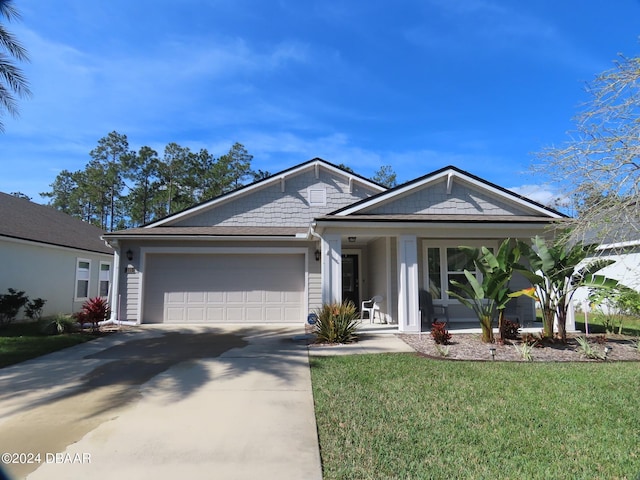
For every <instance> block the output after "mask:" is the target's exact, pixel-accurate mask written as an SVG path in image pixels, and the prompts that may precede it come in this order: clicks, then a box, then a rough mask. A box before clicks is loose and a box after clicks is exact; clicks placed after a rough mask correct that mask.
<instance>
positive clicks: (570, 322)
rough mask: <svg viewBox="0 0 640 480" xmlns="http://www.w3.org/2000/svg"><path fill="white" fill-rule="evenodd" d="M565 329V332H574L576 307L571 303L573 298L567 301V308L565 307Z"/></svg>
mask: <svg viewBox="0 0 640 480" xmlns="http://www.w3.org/2000/svg"><path fill="white" fill-rule="evenodd" d="M566 322H567V323H566V325H565V328H566V331H567V332H575V331H576V309H575V308H574V305H573V300H571V301H570V302H569V308H568V309H567V320H566Z"/></svg>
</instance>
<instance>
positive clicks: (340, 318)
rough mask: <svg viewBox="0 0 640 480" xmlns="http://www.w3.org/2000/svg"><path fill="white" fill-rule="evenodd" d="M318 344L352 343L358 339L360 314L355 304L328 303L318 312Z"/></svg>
mask: <svg viewBox="0 0 640 480" xmlns="http://www.w3.org/2000/svg"><path fill="white" fill-rule="evenodd" d="M316 315H317V316H318V320H317V322H316V325H315V331H314V333H315V334H316V343H351V342H355V341H356V340H357V338H358V335H357V332H356V331H357V328H358V325H360V314H359V313H358V311H357V309H356V306H355V304H354V303H353V302H351V301H347V302H344V303H337V302H336V303H326V304H324V305H323V306H322V308H320V309H318V310H317V311H316Z"/></svg>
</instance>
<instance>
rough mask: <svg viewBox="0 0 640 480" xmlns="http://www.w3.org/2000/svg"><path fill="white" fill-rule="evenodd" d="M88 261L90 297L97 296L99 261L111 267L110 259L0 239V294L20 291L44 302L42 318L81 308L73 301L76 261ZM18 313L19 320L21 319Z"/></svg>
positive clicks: (110, 257) (78, 303)
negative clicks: (14, 290) (89, 268)
mask: <svg viewBox="0 0 640 480" xmlns="http://www.w3.org/2000/svg"><path fill="white" fill-rule="evenodd" d="M78 258H83V259H87V260H90V262H91V270H90V279H89V297H96V296H98V293H99V272H100V262H101V261H103V262H108V263H110V264H111V271H112V272H113V256H112V255H103V254H97V253H90V252H84V251H79V250H73V249H69V248H62V247H55V246H46V245H41V244H36V243H33V242H23V241H16V240H12V239H0V265H2V268H0V293H2V294H4V293H7V288H14V289H16V290H23V291H24V292H25V293H26V295H27V296H28V297H29V298H30V299H35V298H43V299H45V300H46V301H47V303H46V304H45V306H44V309H43V316H48V315H56V314H58V313H65V314H68V313H73V312H76V311H78V310H80V308H81V307H82V303H83V302H82V301H76V300H75V282H76V264H77V259H78ZM23 313H24V312H23V311H22V310H21V311H20V314H19V315H18V318H19V319H21V318H23V317H24V315H23Z"/></svg>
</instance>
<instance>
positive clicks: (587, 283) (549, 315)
mask: <svg viewBox="0 0 640 480" xmlns="http://www.w3.org/2000/svg"><path fill="white" fill-rule="evenodd" d="M518 243H519V245H520V249H521V250H522V252H523V254H524V256H525V257H526V258H527V259H528V260H529V266H528V267H527V268H524V267H522V268H519V269H518V271H519V272H520V273H522V275H524V276H525V277H526V278H527V279H528V280H529V281H530V282H531V283H532V285H533V288H527V289H524V290H520V291H519V292H515V293H514V294H512V295H511V296H518V295H528V296H530V297H533V298H535V299H536V300H537V301H538V302H540V306H541V308H542V325H543V336H544V337H545V338H553V324H554V322H555V320H557V322H558V333H559V334H560V337H561V338H562V341H563V342H566V340H567V328H566V327H567V314H568V311H569V305H570V302H571V299H572V298H573V295H574V293H575V292H576V290H577V289H578V288H579V287H592V288H604V289H610V288H613V287H615V286H616V285H617V284H618V282H617V281H616V280H613V279H609V278H606V277H604V276H602V275H595V273H596V272H597V271H599V270H601V269H603V268H604V267H606V266H607V265H610V264H611V263H613V261H612V260H594V261H591V262H589V263H587V264H586V265H584V266H582V267H580V264H581V263H582V262H584V260H585V259H586V258H587V257H588V256H590V255H592V254H593V253H594V252H595V247H596V246H595V245H583V244H580V243H577V244H574V245H569V244H568V243H567V240H566V239H565V237H563V238H561V239H560V240H557V241H556V242H555V243H552V244H551V245H548V244H547V241H546V240H545V239H543V238H541V237H539V236H536V237H535V238H533V239H531V243H532V244H531V245H529V244H527V243H525V242H522V241H520V242H518Z"/></svg>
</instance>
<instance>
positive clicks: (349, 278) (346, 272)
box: [342, 254, 360, 309]
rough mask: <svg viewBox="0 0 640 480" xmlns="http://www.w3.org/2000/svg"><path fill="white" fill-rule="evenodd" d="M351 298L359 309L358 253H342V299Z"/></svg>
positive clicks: (344, 300)
mask: <svg viewBox="0 0 640 480" xmlns="http://www.w3.org/2000/svg"><path fill="white" fill-rule="evenodd" d="M348 300H351V301H352V302H353V303H354V304H355V306H356V307H357V308H358V309H360V279H359V278H358V255H353V254H345V255H342V301H343V302H346V301H348Z"/></svg>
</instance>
